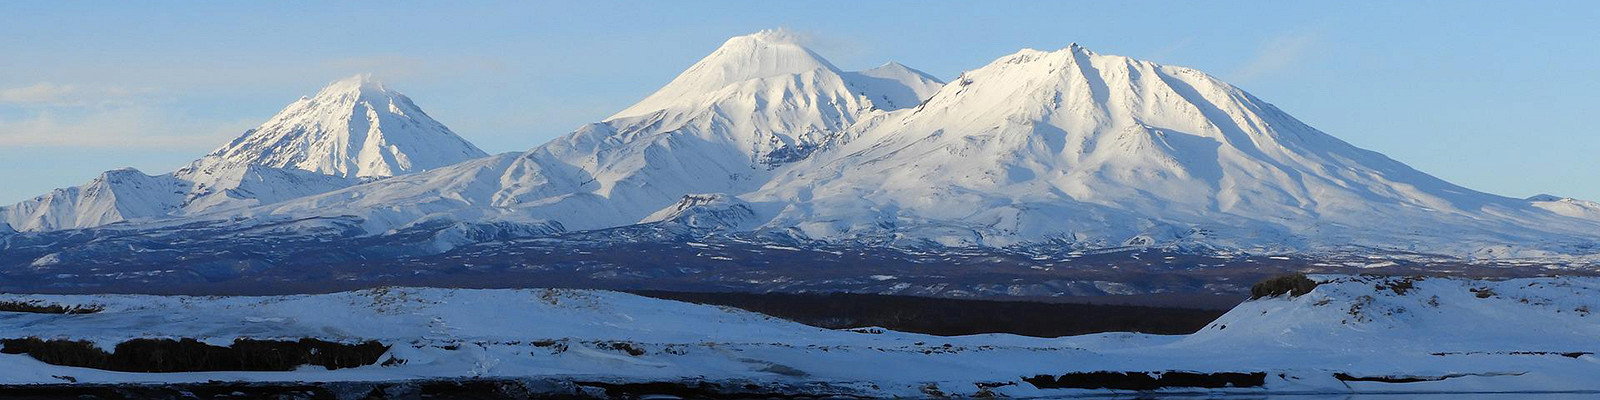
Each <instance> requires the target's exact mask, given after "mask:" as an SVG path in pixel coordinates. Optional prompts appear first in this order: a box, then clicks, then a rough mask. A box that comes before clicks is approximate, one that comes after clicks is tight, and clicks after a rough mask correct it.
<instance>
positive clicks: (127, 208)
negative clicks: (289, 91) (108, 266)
mask: <svg viewBox="0 0 1600 400" xmlns="http://www.w3.org/2000/svg"><path fill="white" fill-rule="evenodd" d="M484 155H485V154H484V153H483V151H482V150H479V149H478V148H477V147H475V146H473V145H472V144H471V143H467V142H466V140H464V139H462V138H461V137H459V136H456V134H455V133H453V132H451V131H450V130H449V129H448V128H445V127H444V125H441V124H440V123H439V122H438V121H434V120H433V119H432V118H430V117H428V115H427V114H425V113H423V112H422V110H421V109H419V108H417V106H416V105H414V104H412V103H411V100H410V99H409V98H406V97H405V95H402V94H400V93H399V92H394V91H391V90H389V89H387V88H385V87H384V86H383V85H382V84H381V83H378V82H376V81H373V80H372V79H371V78H370V77H368V76H366V75H359V76H355V77H351V78H347V79H344V80H340V81H336V82H333V83H332V84H329V85H328V86H327V87H324V88H323V89H322V90H321V91H319V92H318V93H317V95H316V96H315V97H302V98H301V99H300V100H297V101H295V102H294V103H293V104H290V105H289V106H288V107H286V108H284V109H283V111H280V112H279V113H278V114H277V115H276V116H274V117H272V119H270V120H268V121H267V122H266V123H264V124H262V125H261V126H260V127H258V128H255V129H251V130H249V131H247V132H245V134H244V135H243V136H240V137H239V138H238V139H235V140H234V141H233V142H231V143H229V144H227V145H225V146H223V147H221V148H219V149H217V150H216V151H214V152H212V153H211V154H208V155H206V156H205V157H202V158H200V159H198V160H195V161H194V162H191V163H190V164H189V165H187V166H184V167H183V168H180V169H178V170H177V171H175V172H173V173H169V174H163V175H156V176H151V175H146V174H144V173H143V172H140V171H138V170H135V169H132V168H125V169H118V170H113V171H107V172H106V173H104V174H101V175H100V176H99V177H97V178H95V179H94V180H92V181H90V182H89V183H86V184H84V185H81V186H77V187H69V188H62V189H56V190H54V191H52V192H50V193H47V194H44V195H41V196H39V197H35V198H33V199H30V200H27V201H23V202H21V203H18V204H16V205H12V206H7V207H0V222H4V223H7V224H9V225H11V226H13V227H15V228H16V229H18V230H22V231H49V230H57V229H74V228H88V227H95V226H101V225H106V224H111V223H116V222H123V221H137V220H151V219H160V218H166V217H172V216H182V215H196V214H203V213H207V212H213V211H218V210H227V209H235V208H241V207H249V206H256V205H262V204H270V203H276V202H280V201H284V200H289V199H294V198H300V197H305V196H310V195H314V194H318V193H325V192H328V191H330V190H334V189H339V188H344V187H348V186H351V185H354V184H356V183H359V182H360V180H361V179H374V178H381V177H387V176H391V175H398V174H406V173H411V172H416V171H422V170H426V169H432V168H437V167H441V166H445V165H449V164H454V163H457V162H460V161H464V160H468V159H472V158H478V157H482V156H484Z"/></svg>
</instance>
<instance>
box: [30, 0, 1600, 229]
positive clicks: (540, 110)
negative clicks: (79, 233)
mask: <svg viewBox="0 0 1600 400" xmlns="http://www.w3.org/2000/svg"><path fill="white" fill-rule="evenodd" d="M794 3H795V4H778V3H777V2H743V1H741V2H694V1H690V2H638V3H610V2H553V3H551V2H538V3H527V2H515V3H500V2H432V3H414V4H412V3H403V2H334V3H327V4H325V3H323V2H206V3H201V2H137V3H136V2H70V3H69V2H32V3H27V2H3V3H0V38H5V39H0V203H11V202H14V201H19V200H23V199H25V198H28V197H32V196H34V195H37V194H41V193H43V192H46V191H48V190H49V189H51V188H54V187H60V186H69V185H77V184H81V183H83V182H85V181H87V180H89V179H91V178H93V177H94V176H95V175H97V174H99V173H100V172H101V171H104V170H107V169H111V168H117V167H126V166H132V167H136V168H139V169H141V170H144V171H145V172H147V173H152V174H155V173H161V172H167V171H170V170H172V169H174V168H177V167H179V166H181V165H182V164H184V163H186V162H188V161H189V160H192V159H194V158H197V157H199V156H200V155H203V154H204V153H206V152H208V151H210V150H211V149H213V148H215V147H217V146H219V145H221V144H223V143H225V142H227V141H228V140H229V139H231V138H233V137H234V136H237V135H239V134H240V133H242V132H243V131H244V130H245V129H249V128H251V127H254V126H255V125H257V124H260V123H261V122H263V121H265V120H266V119H267V118H268V117H270V116H271V115H272V114H273V113H275V112H277V111H278V109H279V108H281V107H283V106H284V105H286V104H288V103H289V102H290V101H292V100H294V99H296V98H298V97H299V96H302V95H309V94H312V93H314V92H315V91H316V89H317V88H319V87H320V86H322V85H323V84H326V83H327V82H329V81H332V80H335V79H338V78H341V77H345V76H349V75H354V74H356V73H361V72H372V73H374V74H375V76H377V77H378V78H380V79H382V80H384V81H385V82H387V83H388V85H389V86H390V87H392V88H397V89H399V90H400V91H402V92H405V93H406V94H408V95H409V96H411V97H412V99H413V100H415V101H416V103H417V104H418V105H420V106H422V107H423V109H425V110H427V111H428V112H429V114H431V115H433V116H434V117H435V118H436V119H438V120H440V121H441V122H444V123H445V124H446V125H448V126H450V127H451V128H452V129H454V130H455V131H456V132H458V133H460V134H461V135H462V136H465V137H466V138H468V139H469V140H471V141H473V142H474V143H477V144H478V145H479V146H480V147H483V148H484V149H485V150H487V151H489V152H491V153H495V152H506V151H518V150H524V149H527V148H531V147H533V146H536V145H538V144H541V143H543V142H545V141H547V140H549V139H551V138H553V137H555V136H557V135H560V134H563V133H566V132H568V131H570V130H572V129H573V128H575V127H577V126H579V125H581V124H583V123H585V122H591V121H597V120H600V119H602V118H604V117H606V116H608V115H610V114H611V113H613V112H615V111H617V110H621V109H622V108H625V107H626V106H628V105H629V104H631V103H633V102H635V101H637V100H639V99H642V98H643V97H644V96H646V95H648V94H649V93H650V92H651V91H653V90H654V89H656V88H657V87H659V86H661V85H662V84H665V83H666V82H667V81H668V80H670V79H671V78H672V77H673V76H675V75H676V74H677V73H678V72H680V71H681V70H683V69H684V68H685V67H687V66H689V65H690V64H692V63H693V62H694V61H695V60H697V59H699V58H700V57H701V56H704V55H705V54H707V53H709V52H710V51H711V50H713V49H715V48H716V47H717V46H718V45H720V44H721V43H722V41H723V40H725V39H726V38H728V37H730V36H736V35H740V34H745V33H750V32H754V31H757V30H760V29H764V28H773V27H783V28H787V29H790V30H794V31H798V32H800V33H803V34H805V35H807V36H808V37H809V38H810V39H809V41H810V43H811V46H812V48H813V49H814V50H816V51H817V52H818V53H820V54H822V55H823V56H824V57H827V58H829V60H831V61H833V62H834V64H836V65H839V66H840V67H842V68H846V69H864V68H869V67H872V66H876V65H879V64H882V63H883V62H885V61H889V60H895V61H900V62H902V63H904V64H907V65H909V66H912V67H915V68H919V69H921V70H923V71H926V72H929V73H931V74H934V75H936V76H939V77H941V78H944V79H949V78H951V77H954V76H955V75H957V74H959V73H960V72H961V71H963V70H967V69H972V68H977V67H979V66H982V65H983V64H985V63H987V62H989V61H990V60H993V59H994V58H996V57H999V56H1002V55H1006V54H1010V53H1012V52H1015V51H1016V50H1017V49H1019V48H1023V47H1032V48H1038V49H1057V48H1061V47H1065V46H1067V45H1068V44H1069V43H1072V42H1077V43H1080V44H1082V45H1084V46H1086V47H1088V48H1089V49H1092V50H1094V51H1096V52H1099V53H1104V54H1120V55H1127V56H1132V57H1137V58H1143V59H1149V60H1153V61H1157V62H1162V63H1167V64H1175V65H1184V66H1190V67H1194V68H1198V69H1200V70H1203V71H1207V72H1209V73H1211V74H1214V75H1216V76H1219V77H1221V78H1222V79H1224V80H1227V81H1229V82H1232V83H1234V84H1236V85H1238V86H1240V87H1243V88H1244V89H1245V90H1248V91H1250V92H1251V93H1254V94H1255V95H1257V96H1258V97H1261V98H1263V99H1265V100H1267V101H1269V102H1272V103H1273V104H1275V105H1277V106H1279V107H1280V108H1282V109H1284V110H1286V111H1288V112H1289V113H1291V114H1293V115H1295V116H1297V117H1299V118H1300V119H1302V120H1304V121H1306V122H1308V123H1310V124H1311V125H1312V126H1315V127H1317V128H1319V129H1321V130H1323V131H1325V132H1328V133H1330V134H1332V135H1334V136H1337V137H1339V138H1342V139H1344V140H1346V141H1349V142H1351V143H1354V144H1356V145H1358V146H1361V147H1365V148H1368V149H1372V150H1376V151H1379V152H1382V153H1385V154H1387V155H1389V156H1390V157H1392V158H1395V159H1398V160H1400V161H1403V162H1406V163H1408V164H1410V165H1412V166H1414V167H1417V168H1418V169H1421V170H1423V171H1425V172H1428V173H1430V174H1434V175H1436V176H1439V177H1442V178H1444V179H1446V180H1450V181H1452V182H1455V183H1458V184H1462V185H1465V186H1467V187H1470V188H1474V189H1478V190H1483V191H1487V192H1491V193H1496V194H1501V195H1507V196H1515V197H1525V196H1529V195H1533V194H1536V193H1542V192H1549V193H1553V194H1558V195H1566V196H1575V197H1581V198H1589V199H1597V200H1600V161H1596V160H1597V156H1596V152H1597V151H1600V134H1597V133H1600V132H1597V130H1596V124H1595V123H1594V121H1593V119H1594V118H1595V117H1596V116H1600V101H1597V96H1596V94H1597V93H1600V74H1597V72H1600V40H1597V39H1600V23H1596V22H1595V21H1600V3H1594V2H1581V1H1570V2H1549V3H1545V2H1516V3H1517V4H1511V2H1473V1H1440V2H1391V1H1378V2H1281V1H1270V2H1178V1H1160V2H1140V1H1133V2H1042V3H1024V2H1015V3H1012V2H981V3H962V2H892V1H885V2H861V3H867V4H857V3H858V2H827V1H823V2H817V1H808V2H794ZM1313 3H1315V4H1313Z"/></svg>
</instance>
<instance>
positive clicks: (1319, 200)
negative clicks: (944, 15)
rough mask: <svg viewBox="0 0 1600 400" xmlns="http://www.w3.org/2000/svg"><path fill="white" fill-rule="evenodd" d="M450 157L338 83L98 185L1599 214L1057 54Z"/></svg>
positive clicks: (1358, 245) (882, 214) (994, 211)
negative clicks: (255, 180)
mask: <svg viewBox="0 0 1600 400" xmlns="http://www.w3.org/2000/svg"><path fill="white" fill-rule="evenodd" d="M363 116H364V117H363ZM407 146H415V147H420V148H425V149H427V150H429V151H430V152H422V151H419V150H412V149H408V148H407ZM424 154H427V155H424ZM475 155H481V152H478V151H477V150H476V149H475V148H471V146H470V145H467V144H465V142H462V141H460V140H459V138H456V137H455V136H454V135H453V134H450V133H449V131H448V130H447V129H444V128H443V127H442V126H439V125H438V124H437V123H436V122H433V121H432V120H431V119H428V118H427V116H426V115H425V114H423V113H422V112H421V111H420V110H416V109H415V107H414V106H412V105H411V103H410V101H409V100H406V99H405V98H404V96H399V95H398V94H393V93H392V92H389V91H387V90H385V89H384V88H383V87H382V85H379V84H376V83H373V82H370V81H369V80H366V79H364V78H356V79H353V80H348V81H343V82H339V83H336V84H335V85H333V86H331V87H329V88H328V89H325V90H324V91H323V92H322V93H321V94H319V95H318V96H317V97H316V98H312V99H304V100H301V101H299V102H296V103H295V104H294V105H291V106H290V108H289V109H286V110H285V111H284V112H283V113H281V114H280V115H279V116H278V117H275V118H274V119H273V120H272V121H270V122H269V123H268V124H266V125H264V126H263V127H262V128H261V129H258V130H256V131H252V132H251V133H250V134H247V135H246V136H245V137H244V138H241V139H240V140H237V141H235V142H234V143H231V144H229V145H228V146H225V147H224V148H222V149H219V150H218V151H217V152H215V153H213V154H212V155H209V156H207V157H206V158H203V159H201V160H198V161H196V162H195V163H194V164H192V165H191V166H190V167H186V168H185V169H183V170H180V171H179V172H178V173H177V175H176V176H174V177H171V178H160V179H155V178H150V179H145V178H139V177H131V178H130V179H127V180H125V181H119V182H120V183H119V184H120V185H122V186H138V187H152V188H162V189H159V190H171V191H176V192H184V193H192V191H189V189H184V187H185V186H184V185H186V183H185V182H196V181H199V179H198V178H190V177H188V176H191V175H201V176H237V175H241V174H223V173H221V172H218V171H220V170H219V169H216V168H214V167H213V166H217V165H221V166H230V165H251V166H252V167H251V168H276V169H273V171H298V172H306V173H313V174H316V175H315V176H318V177H334V178H339V179H355V178H364V177H375V176H384V175H387V174H398V173H403V172H408V171H416V170H421V169H429V168H433V169H431V170H427V171H423V172H420V173H415V174H409V175H403V176H397V177H393V178H387V179H381V180H377V181H374V182H370V183H365V184H361V185H358V186H354V187H349V188H346V189H342V190H337V191H333V192H328V193H321V192H323V191H325V190H324V189H323V186H317V187H316V189H307V190H305V191H304V192H294V191H277V192H274V193H278V194H275V195H273V196H272V197H271V198H270V200H271V201H268V200H269V199H267V198H266V197H262V198H260V199H259V201H254V200H248V201H247V202H249V204H264V205H263V206H258V207H253V208H249V209H236V210H237V213H227V214H221V213H218V214H210V215H211V216H221V215H226V216H228V217H237V216H246V217H260V219H258V220H257V221H267V222H271V221H282V220H284V219H300V218H306V217H336V218H345V219H359V221H356V222H357V223H359V225H360V226H361V227H362V228H363V229H365V231H366V232H367V233H370V234H380V233H384V232H390V231H392V230H395V229H406V228H410V227H416V226H419V224H423V223H425V224H429V225H427V226H434V225H432V224H434V223H438V222H450V223H456V222H459V223H495V224H507V223H509V224H517V223H528V224H537V226H539V227H540V228H539V229H535V230H533V231H538V232H549V231H560V230H568V231H578V230H593V229H604V228H613V227H619V226H627V225H634V224H641V223H643V224H660V223H663V222H673V221H676V222H681V224H680V225H685V226H692V227H694V228H695V229H713V230H722V231H724V232H732V233H738V234H742V233H748V232H751V231H754V232H757V233H760V234H762V235H763V237H769V238H771V237H781V238H783V239H781V240H789V239H796V240H801V241H805V240H820V241H829V242H836V243H837V242H846V243H862V244H865V245H885V244H891V245H913V246H921V245H946V246H991V247H1004V246H1014V245H1030V244H1038V243H1048V244H1051V245H1059V246H1068V247H1076V248H1106V247H1118V246H1150V245H1156V246H1178V247H1183V248H1201V249H1205V248H1213V249H1224V250H1245V251H1250V252H1304V251H1355V252H1369V251H1382V252H1417V253H1426V254H1437V255H1450V256H1464V257H1485V258H1507V257H1545V256H1567V255H1585V256H1589V258H1590V259H1593V257H1594V256H1595V255H1597V254H1600V219H1596V218H1593V217H1585V216H1587V215H1591V214H1588V213H1586V212H1585V211H1584V210H1588V208H1584V207H1586V206H1584V205H1583V204H1580V203H1576V202H1571V201H1567V202H1559V201H1549V200H1540V199H1534V200H1531V201H1530V200H1524V199H1513V198H1507V197H1501V196H1496V195H1491V194H1486V193H1482V192H1477V191H1473V190H1470V189H1467V188H1463V187H1460V186H1457V185H1454V184H1451V183H1449V182H1445V181H1443V180H1440V179H1438V178H1435V177H1432V176H1430V175H1427V174H1425V173H1422V172H1419V171H1417V170H1415V169H1412V168H1410V167H1408V166H1406V165H1405V164H1402V163H1400V162H1398V161H1395V160H1392V159H1389V158H1388V157H1385V156H1383V155H1381V154H1378V153H1375V152H1372V151H1368V150H1363V149H1360V148H1357V147H1355V146H1353V145H1351V144H1349V143H1345V142H1343V141H1340V140H1339V139H1337V138H1334V137H1333V136H1330V135H1327V134H1324V133H1322V132H1320V131H1317V130H1316V129H1314V128H1312V127H1310V126H1307V125H1306V124H1304V123H1302V122H1300V121H1298V120H1296V119H1295V118H1293V117H1291V116H1289V115H1288V114H1287V113H1285V112H1283V111H1282V110H1279V109H1278V108H1276V107H1274V106H1272V105H1271V104H1268V103H1266V102H1265V101H1262V100H1261V99H1258V98H1256V97H1254V96H1251V95H1250V94H1248V93H1246V92H1244V91H1243V90H1240V89H1239V88H1237V87H1234V86H1232V85H1229V84H1227V83H1225V82H1222V81H1220V80H1218V79H1216V78H1214V77H1211V76H1209V75H1206V74H1204V73H1201V72H1199V71H1195V70H1192V69H1188V68H1182V67H1173V66H1165V65H1159V64H1155V63H1151V62H1147V61H1140V60H1135V59H1130V58H1126V57H1120V56H1110V55H1101V54H1096V53H1094V52H1091V51H1089V50H1087V49H1085V48H1083V47H1080V46H1077V45H1073V46H1070V47H1068V48H1065V49H1061V50H1057V51H1038V50H1031V49H1030V50H1023V51H1020V52H1018V53H1016V54H1012V55H1008V56H1005V57H1001V58H1000V59H998V60H995V61H994V62H992V63H990V64H989V65H986V66H983V67H982V68H979V69H976V70H972V71H968V72H966V73H964V74H962V75H961V76H960V77H959V78H958V79H957V80H956V81H955V82H953V83H950V84H942V83H940V82H939V81H938V80H937V79H934V78H932V77H931V76H928V75H927V74H924V73H921V72H918V71H916V70H914V69H911V68H908V67H905V66H903V65H900V64H897V63H889V64H886V65H884V66H882V67H878V68H874V69H870V70H866V71H854V72H852V71H843V70H841V69H840V68H838V67H836V66H834V65H833V64H832V63H830V62H828V61H827V60H825V59H823V58H822V57H820V56H818V55H817V54H816V53H815V52H812V51H811V50H809V49H807V48H806V47H805V46H803V45H802V44H801V43H800V41H798V40H796V38H794V37H793V35H790V34H788V33H785V32H782V31H763V32H758V33H755V34H751V35H746V36H740V37H735V38H733V39H730V40H728V41H727V42H726V43H724V44H723V45H722V46H721V47H720V48H718V49H716V50H715V51H713V52H712V53H711V54H710V55H708V56H706V57H705V58H703V59H701V60H700V61H699V62H696V63H695V64H694V65H692V66H690V67H689V68H688V69H687V70H686V71H684V72H683V73H682V74H680V75H679V76H678V77H676V78H675V79H673V80H672V81H671V82H669V83H667V84H666V86H664V87H662V88H661V89H660V90H658V91H656V92H655V93H654V94H652V95H650V96H648V97H646V98H645V99H644V100H642V101H640V102H639V103H637V104H635V105H633V106H631V107H628V108H626V109H624V110H622V111H620V112H618V113H616V114H615V115H613V116H611V117H610V118H608V119H606V120H605V121H602V122H598V123H593V124H589V125H585V126H583V127H580V128H578V129H577V130H576V131H574V132H572V133H570V134H567V135H565V136H562V137H560V138H557V139H556V140H553V141H551V142H550V143H546V144H544V145H541V146H539V147H536V148H534V149H532V150H529V151H527V152H523V153H511V154H502V155H497V156H493V157H483V158H477V159H474V160H470V161H465V162H460V163H456V164H453V165H447V166H446V165H444V164H447V163H449V162H451V161H450V160H455V161H461V160H466V159H467V158H472V157H473V156H475ZM434 167H437V168H434ZM140 176H143V175H142V174H140ZM133 178H138V179H133ZM164 179H165V180H164ZM169 180H175V181H176V182H177V183H172V182H170V181H169ZM240 181H241V182H242V181H249V180H248V179H245V180H240ZM304 181H305V182H316V179H311V178H305V180H304ZM308 185H312V184H309V183H308ZM316 185H320V184H316ZM339 185H343V184H342V183H339V184H333V185H331V186H339ZM200 186H201V185H194V186H193V187H200ZM224 186H225V185H211V186H209V187H210V188H212V190H210V191H203V193H211V194H213V195H215V194H216V193H231V194H229V195H228V196H231V197H227V198H218V199H220V200H218V201H197V200H195V199H194V197H196V196H194V195H185V196H178V197H177V198H176V199H175V200H170V201H169V200H161V201H140V202H138V204H140V206H141V207H146V208H143V209H139V210H145V209H149V210H155V211H141V212H140V213H135V214H139V215H148V214H150V213H157V214H159V213H162V212H166V213H168V214H173V213H177V214H182V213H188V214H193V213H194V212H193V211H189V210H187V209H184V211H183V212H181V213H180V212H174V211H171V210H175V209H183V208H184V207H190V206H191V205H194V204H200V205H201V207H204V208H205V209H207V210H216V209H220V208H219V207H220V206H212V205H207V204H241V203H239V202H236V201H234V200H231V199H240V198H242V199H251V197H248V195H240V194H239V193H256V194H259V193H263V192H271V191H270V190H258V189H249V188H244V189H238V188H231V187H224ZM240 186H243V184H240ZM269 186H270V187H272V188H281V187H284V185H269ZM227 189H232V190H227ZM80 192H84V193H97V192H94V191H89V190H87V189H84V190H80ZM141 193H143V192H141ZM152 193H153V192H152ZM315 193H321V194H315ZM63 196H66V195H63ZM72 196H78V197H84V198H93V197H94V196H90V195H87V194H76V192H74V194H72ZM97 196H101V197H104V196H103V195H97ZM139 196H143V195H131V194H130V195H120V194H119V195H118V196H116V197H118V198H138V197H139ZM151 196H154V197H159V198H161V199H169V198H172V197H171V196H169V195H160V196H155V195H151ZM162 196H165V197H162ZM299 196H305V197H299ZM295 197H299V198H295ZM291 198H292V199H291ZM278 200H287V201H282V202H277V201H278ZM252 201H253V202H252ZM42 202H43V203H50V202H49V201H48V199H46V200H45V201H42ZM35 203H41V201H40V200H36V201H35ZM56 203H60V202H56ZM269 203H271V204H269ZM52 204H53V203H52ZM151 204H154V206H151ZM50 207H58V206H56V205H50ZM118 207H120V208H118ZM43 208H45V207H43V206H41V205H38V204H34V205H28V206H26V207H24V208H18V207H13V208H12V209H10V210H7V211H6V212H7V213H9V214H7V215H8V216H7V219H6V221H7V222H9V223H10V225H12V226H13V227H17V228H18V229H19V230H39V229H40V228H39V227H41V226H50V227H72V226H92V225H93V224H99V223H104V222H102V221H110V220H122V219H129V218H128V217H127V215H128V214H129V212H128V211H123V210H132V209H133V208H131V207H127V206H122V205H118V206H116V207H111V206H104V205H91V206H84V207H78V210H85V211H74V212H72V213H65V214H61V215H72V216H76V215H92V216H95V217H88V218H85V219H87V220H89V221H91V222H90V223H89V224H84V223H80V222H75V221H65V220H63V221H53V220H52V221H50V222H38V221H40V219H39V218H34V217H30V215H34V214H37V212H36V211H30V210H39V209H43ZM16 210H23V211H16ZM107 210H110V211H107ZM163 210H165V211H163ZM16 215H21V217H16ZM242 225H244V226H249V225H251V224H250V223H248V222H247V223H244V224H242Z"/></svg>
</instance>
